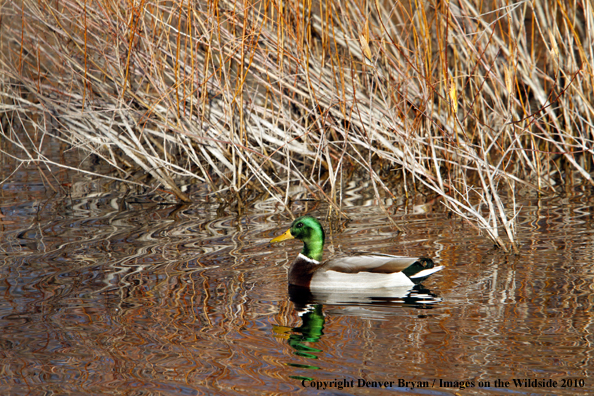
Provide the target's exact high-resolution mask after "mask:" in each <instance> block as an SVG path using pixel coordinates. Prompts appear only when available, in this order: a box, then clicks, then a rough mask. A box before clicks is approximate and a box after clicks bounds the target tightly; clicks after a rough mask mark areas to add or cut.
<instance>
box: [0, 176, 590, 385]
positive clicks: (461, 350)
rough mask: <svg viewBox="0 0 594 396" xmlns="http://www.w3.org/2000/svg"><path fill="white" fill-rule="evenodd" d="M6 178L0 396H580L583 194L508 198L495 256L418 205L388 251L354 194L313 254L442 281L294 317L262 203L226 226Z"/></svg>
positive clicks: (270, 218) (126, 199) (212, 211)
mask: <svg viewBox="0 0 594 396" xmlns="http://www.w3.org/2000/svg"><path fill="white" fill-rule="evenodd" d="M20 172H21V173H19V174H18V175H17V177H15V178H13V179H11V180H9V182H7V183H5V184H4V185H2V187H1V193H2V197H1V201H0V210H1V213H2V214H3V215H4V216H5V217H3V218H0V232H1V233H0V235H1V239H0V255H1V259H0V296H1V297H0V388H1V389H2V394H10V395H41V394H48V395H49V394H55V395H103V394H114V395H120V394H122V395H148V394H153V395H195V394H225V395H233V394H257V395H260V394H285V393H288V392H295V391H297V392H300V393H304V394H316V395H317V394H324V395H329V394H374V395H375V394H421V395H455V394H488V395H496V394H497V395H498V394H512V395H516V394H520V395H532V394H567V395H574V394H592V393H594V378H593V376H592V367H594V360H593V358H594V349H593V344H594V335H593V333H594V320H593V319H594V312H593V307H594V294H593V292H594V290H593V286H592V284H593V283H592V281H593V278H594V264H593V262H594V260H593V255H594V249H593V240H594V231H593V229H592V214H591V208H592V201H593V199H592V197H591V195H590V190H588V191H587V192H583V191H582V192H576V193H573V194H572V195H570V196H565V197H552V198H546V199H544V198H543V199H538V198H536V197H528V198H522V199H521V201H520V204H521V206H522V212H521V217H520V228H519V236H520V241H521V243H522V247H521V253H520V254H519V255H506V254H503V253H502V252H501V251H500V250H496V249H494V248H493V246H492V244H491V243H489V242H488V240H487V239H486V238H484V237H481V236H479V235H477V232H476V231H475V230H474V229H473V228H472V227H470V226H469V225H467V224H466V223H464V222H463V221H461V220H459V219H457V218H455V217H454V218H448V213H447V211H445V210H444V209H443V207H442V205H441V204H440V203H439V201H431V202H429V203H427V204H424V205H422V203H423V202H424V201H423V199H422V197H421V198H419V199H418V200H417V201H416V202H414V203H411V202H408V203H407V202H404V201H401V202H387V205H388V206H389V210H390V211H391V212H393V213H394V216H393V218H394V219H395V220H396V221H397V222H398V223H399V224H400V225H401V226H402V227H405V228H406V233H405V234H400V235H398V234H396V233H395V232H394V231H393V229H392V228H391V226H390V223H389V222H388V220H387V218H386V216H385V214H384V213H383V212H382V210H381V209H379V208H378V206H377V205H374V201H373V199H372V195H364V194H363V195H360V194H361V191H364V189H363V190H357V189H353V190H351V191H350V195H349V196H350V197H351V199H350V200H349V201H348V202H347V203H348V204H349V205H352V206H349V207H347V208H346V209H345V211H346V212H347V213H348V215H349V216H351V217H352V218H353V219H354V220H353V221H351V222H348V223H347V222H344V221H342V222H339V221H334V222H332V224H331V225H332V227H331V228H328V229H327V233H328V234H329V238H328V239H329V245H331V246H333V247H334V248H344V247H353V248H359V249H361V248H363V249H366V250H371V251H380V252H386V253H394V254H406V255H424V256H428V257H433V258H435V259H436V261H438V262H439V264H442V265H445V266H446V269H445V270H443V271H441V272H439V273H437V274H435V275H433V276H432V277H430V278H429V279H428V280H426V281H425V282H423V284H422V286H420V287H417V288H416V289H415V290H413V291H412V292H411V293H410V295H398V293H395V294H396V295H394V296H391V297H378V298H370V297H373V296H314V297H313V298H314V300H313V302H315V301H317V302H323V303H324V304H323V305H314V304H310V305H307V306H306V305H305V304H306V303H308V302H312V300H310V301H307V300H306V301H298V299H297V300H295V299H294V301H291V299H290V298H289V295H288V291H287V283H286V267H287V264H288V263H289V262H290V261H291V260H292V258H293V257H294V256H295V255H296V254H297V252H298V250H299V249H300V245H299V243H298V242H295V243H291V242H287V243H285V244H284V245H280V246H270V245H269V244H268V241H269V240H270V239H271V238H272V237H273V236H275V235H277V234H278V233H279V232H281V231H284V230H285V229H286V228H287V227H288V225H289V224H290V219H289V218H288V217H287V216H286V214H283V213H282V212H281V211H280V209H279V208H278V207H277V205H276V204H275V202H274V201H260V202H258V203H257V204H256V205H254V206H252V207H251V208H250V209H248V210H246V211H245V212H243V213H242V214H241V215H238V214H237V213H234V212H233V211H232V210H230V209H229V208H225V207H222V206H221V205H220V204H218V203H216V202H215V200H214V199H213V198H212V197H206V196H205V197H204V198H202V199H201V200H200V201H199V202H196V203H195V204H192V205H187V206H175V205H170V204H158V203H155V202H152V201H151V200H150V199H148V198H147V197H135V196H132V195H128V196H125V195H124V194H122V193H121V192H117V191H114V192H111V193H106V192H105V191H106V190H107V191H109V190H110V189H115V188H112V187H107V188H106V187H105V185H104V183H103V184H97V183H93V182H90V181H85V179H83V178H80V177H79V178H78V179H77V180H76V182H75V183H74V184H73V185H72V188H71V189H70V191H71V196H65V195H63V194H57V195H54V196H51V195H48V193H47V191H46V187H44V184H43V182H42V180H41V178H40V176H39V173H38V172H37V171H36V170H35V169H30V170H25V169H23V170H21V171H20ZM60 180H61V179H60ZM69 180H70V179H69ZM62 181H63V180H62ZM293 209H294V212H295V213H296V214H301V213H304V212H306V211H307V212H311V213H313V214H315V215H317V216H319V217H324V216H325V215H326V214H327V208H326V207H324V206H323V205H317V204H316V203H315V202H297V203H296V204H295V205H294V206H293ZM325 224H326V226H328V222H325ZM298 297H299V298H301V299H303V296H298ZM514 379H516V380H518V379H528V380H531V381H533V380H537V381H542V382H541V383H540V384H534V383H532V384H529V386H528V387H520V386H519V385H518V384H516V383H514V382H513V381H514ZM337 380H338V381H339V382H336V381H337ZM343 380H344V381H346V384H347V385H351V384H352V386H349V387H343V385H345V384H344V383H342V382H340V381H343ZM324 381H327V382H328V381H335V382H334V383H330V384H328V383H327V384H326V386H330V387H328V388H327V389H325V390H317V389H316V388H315V386H317V385H319V386H321V387H322V388H323V387H324V383H323V382H324ZM351 381H352V382H351ZM361 381H378V382H388V385H392V386H391V387H387V388H372V387H366V386H360V385H363V383H362V382H361ZM390 381H392V384H390ZM402 381H407V383H403V382H402ZM446 381H447V382H446ZM498 381H499V382H498ZM505 381H508V384H507V386H506V383H505ZM551 381H555V382H556V384H555V385H556V386H553V385H554V384H552V383H551ZM304 385H305V386H304ZM413 385H414V387H413ZM536 385H540V386H536ZM341 387H342V388H343V389H340V388H341Z"/></svg>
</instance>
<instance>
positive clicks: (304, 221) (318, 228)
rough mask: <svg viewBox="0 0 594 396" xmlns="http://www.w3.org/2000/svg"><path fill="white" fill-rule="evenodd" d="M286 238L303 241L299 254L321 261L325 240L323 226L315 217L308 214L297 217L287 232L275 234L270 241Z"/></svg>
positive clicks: (279, 240)
mask: <svg viewBox="0 0 594 396" xmlns="http://www.w3.org/2000/svg"><path fill="white" fill-rule="evenodd" d="M287 239H299V240H300V241H303V250H302V251H301V254H303V255H305V256H307V257H309V258H310V259H314V260H316V261H322V253H323V250H324V240H325V235H324V228H323V227H322V225H321V224H320V222H319V221H318V220H316V218H315V217H312V216H309V215H308V216H303V217H299V218H298V219H296V220H295V221H294V222H293V224H291V228H289V229H288V230H287V232H285V233H284V234H282V235H279V236H277V237H276V238H274V239H273V240H271V241H270V243H276V242H281V241H286V240H287Z"/></svg>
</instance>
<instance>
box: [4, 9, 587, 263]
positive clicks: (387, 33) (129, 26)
mask: <svg viewBox="0 0 594 396" xmlns="http://www.w3.org/2000/svg"><path fill="white" fill-rule="evenodd" d="M0 7H2V10H1V11H2V15H3V16H2V23H1V25H0V26H1V32H0V34H1V37H2V40H1V43H2V44H1V45H2V58H1V63H0V69H1V76H2V77H1V78H2V80H1V82H0V84H1V89H0V92H1V93H0V95H1V97H2V102H0V103H1V106H2V107H1V108H0V112H1V113H0V114H1V115H2V120H3V121H2V131H1V132H2V136H3V139H4V140H5V142H9V143H10V145H9V146H3V147H10V149H6V148H4V149H3V151H2V153H3V155H7V156H10V157H12V158H15V159H16V160H17V161H19V162H20V163H31V162H34V163H36V164H44V163H45V164H49V163H51V161H50V159H49V158H48V157H47V156H46V155H45V154H44V151H43V145H44V144H47V141H48V140H49V139H58V140H60V141H63V142H64V143H66V144H68V146H69V147H71V148H73V149H80V150H83V151H84V152H86V153H89V154H90V155H93V156H96V157H97V158H101V159H102V160H103V161H105V162H107V163H109V164H110V165H111V166H112V167H113V169H114V172H113V173H112V174H110V175H103V176H106V177H111V178H116V179H120V180H124V181H126V182H128V183H135V184H141V185H158V186H161V188H163V189H165V190H167V191H169V192H171V193H172V194H174V195H175V196H176V197H177V199H179V200H181V201H189V200H190V199H191V197H189V196H188V195H187V194H186V192H185V189H184V187H183V186H184V185H187V184H188V183H207V184H208V185H209V186H210V189H211V190H212V191H213V192H219V193H224V192H227V193H232V194H235V195H236V196H238V197H241V193H242V192H245V191H248V190H249V191H260V192H261V193H263V194H269V195H270V196H271V197H273V198H274V199H276V200H277V201H278V202H279V203H280V204H282V205H285V206H287V205H288V202H289V200H290V198H291V197H290V194H289V187H290V186H292V185H294V184H300V185H302V186H305V187H306V188H307V189H308V190H309V193H310V194H312V195H313V196H316V197H318V198H319V199H322V200H325V201H327V202H328V203H330V205H332V207H333V208H334V209H336V210H337V211H338V212H340V207H341V198H342V188H343V185H344V183H345V181H347V180H345V179H347V178H348V176H347V175H349V174H352V172H353V171H357V172H364V173H365V174H366V175H368V178H369V180H371V181H372V183H373V186H374V190H375V193H376V195H377V198H378V202H380V203H381V202H382V199H381V198H390V197H394V196H395V195H396V194H399V192H397V191H396V190H395V189H394V187H393V186H394V185H395V183H396V184H398V185H399V186H400V187H401V188H402V193H403V194H407V195H411V194H415V193H417V192H424V193H431V194H436V195H438V196H440V197H442V199H443V202H444V203H445V205H447V206H448V207H449V208H450V209H451V210H452V211H453V212H455V213H456V214H458V215H460V216H462V217H463V218H465V219H467V220H468V221H469V222H470V223H471V224H473V225H475V226H476V227H478V228H479V229H480V230H481V231H482V232H484V233H485V234H486V235H487V236H488V237H489V238H491V239H492V240H493V241H494V243H496V244H497V245H499V246H501V247H502V248H503V249H505V250H506V251H508V250H515V249H516V223H515V216H516V215H517V212H518V210H519V208H518V207H517V205H516V200H515V192H516V190H517V189H518V188H527V189H531V190H533V191H535V192H538V193H550V192H555V191H558V190H560V189H563V188H567V187H568V186H570V187H571V186H575V185H579V184H583V183H586V184H592V177H591V175H590V167H591V162H592V127H593V120H592V117H593V115H594V112H593V107H592V103H593V101H592V99H593V92H594V91H593V89H592V88H593V87H592V77H593V72H592V61H593V59H594V54H593V49H592V48H594V34H593V30H592V29H593V26H594V12H593V4H592V2H591V1H574V2H556V1H553V0H546V1H542V2H530V1H521V2H516V3H513V4H512V3H509V2H505V1H499V0H494V1H490V2H482V1H468V0H462V1H454V2H448V1H434V2H429V1H396V2H392V1H380V0H376V1H353V2H341V1H334V0H330V1H327V2H295V1H289V2H284V1H277V0H270V1H264V2H255V1H243V2H230V1H218V2H202V1H178V0H172V1H167V2H159V1H152V0H146V1H144V0H143V1H127V2H120V1H113V0H103V1H83V2H81V1H75V0H60V1H47V0H36V1H31V0H22V1H13V0H6V1H5V2H4V3H2V5H1V6H0ZM17 127H18V128H17ZM16 129H19V130H21V131H22V133H20V134H17V133H16V132H15V130H16ZM23 136H26V138H23ZM52 164H53V165H58V166H59V165H63V164H56V163H52ZM80 168H81V171H85V172H88V173H90V172H89V171H88V170H85V169H83V167H82V166H81V167H80ZM395 181H396V182H395ZM238 199H240V198H238Z"/></svg>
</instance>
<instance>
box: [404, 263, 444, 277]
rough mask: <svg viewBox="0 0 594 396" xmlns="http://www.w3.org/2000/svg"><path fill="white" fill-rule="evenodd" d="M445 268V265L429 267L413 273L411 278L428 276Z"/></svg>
mask: <svg viewBox="0 0 594 396" xmlns="http://www.w3.org/2000/svg"><path fill="white" fill-rule="evenodd" d="M444 268H445V267H444V266H443V265H440V266H439V267H433V268H427V269H424V270H422V271H419V272H417V273H416V274H414V275H412V276H411V277H410V278H411V279H417V278H424V277H426V276H429V275H431V274H434V273H436V272H437V271H441V270H442V269H444Z"/></svg>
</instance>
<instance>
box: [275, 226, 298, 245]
mask: <svg viewBox="0 0 594 396" xmlns="http://www.w3.org/2000/svg"><path fill="white" fill-rule="evenodd" d="M288 239H295V237H294V236H293V235H291V229H290V228H289V229H288V230H287V232H285V233H284V234H282V235H279V236H277V237H276V238H274V239H273V240H271V241H270V243H277V242H282V241H286V240H288Z"/></svg>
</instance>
